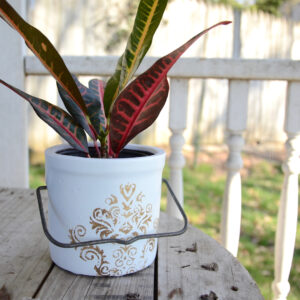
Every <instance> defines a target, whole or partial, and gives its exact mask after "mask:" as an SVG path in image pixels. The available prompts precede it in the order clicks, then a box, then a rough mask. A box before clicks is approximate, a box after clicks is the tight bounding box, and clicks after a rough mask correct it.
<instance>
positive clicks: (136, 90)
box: [109, 21, 231, 156]
mask: <svg viewBox="0 0 300 300" xmlns="http://www.w3.org/2000/svg"><path fill="white" fill-rule="evenodd" d="M229 23H231V22H229V21H224V22H220V23H217V24H215V25H213V26H211V27H209V28H207V29H206V30H204V31H202V32H200V33H199V34H197V35H196V36H194V37H193V38H192V39H190V40H189V41H187V42H186V43H185V44H183V45H182V46H181V47H179V48H178V49H176V50H175V51H173V52H171V53H170V54H168V55H166V56H164V57H162V58H160V59H159V60H158V61H157V62H155V63H154V64H153V65H152V67H150V68H149V69H148V70H147V71H146V72H144V73H143V74H141V75H140V76H139V77H137V78H136V79H135V80H134V81H133V82H132V83H130V84H129V85H128V87H126V88H125V89H124V90H123V91H122V92H121V93H120V95H119V96H118V98H117V99H116V101H115V103H114V106H113V108H112V112H111V117H110V125H109V126H110V128H109V139H110V142H111V143H110V151H109V152H110V154H112V155H113V156H118V154H119V152H120V151H121V150H122V148H123V147H124V146H125V145H126V144H127V143H128V142H129V141H130V140H131V139H132V138H133V137H134V136H135V135H136V134H138V133H139V132H140V131H142V130H144V129H146V128H147V127H148V126H149V125H151V124H152V123H153V122H154V121H155V119H156V118H157V116H158V114H159V112H160V110H161V109H162V107H163V105H164V103H165V101H166V98H167V94H168V87H167V79H166V76H167V73H168V71H169V70H170V69H171V68H172V66H173V65H174V64H175V63H176V61H177V60H178V59H179V58H180V56H181V55H182V54H183V53H184V52H185V51H186V50H187V49H188V48H189V47H190V46H191V45H192V44H193V43H194V42H195V41H196V40H197V39H198V38H199V37H201V36H202V35H204V34H205V33H207V32H208V31H209V30H210V29H212V28H214V27H216V26H219V25H227V24H229ZM158 95H159V96H158ZM153 98H154V99H155V100H153ZM148 101H149V103H151V105H150V104H148ZM150 108H151V109H154V113H153V114H151V113H149V112H150V111H151V109H150Z"/></svg>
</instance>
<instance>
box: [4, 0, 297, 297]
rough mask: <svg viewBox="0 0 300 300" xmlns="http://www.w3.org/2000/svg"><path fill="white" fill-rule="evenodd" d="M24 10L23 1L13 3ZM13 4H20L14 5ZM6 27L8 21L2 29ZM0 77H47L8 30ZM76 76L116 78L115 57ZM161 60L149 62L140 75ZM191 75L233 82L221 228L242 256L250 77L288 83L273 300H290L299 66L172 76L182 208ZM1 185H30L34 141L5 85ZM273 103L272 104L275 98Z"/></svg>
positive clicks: (187, 71)
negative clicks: (30, 150) (30, 151)
mask: <svg viewBox="0 0 300 300" xmlns="http://www.w3.org/2000/svg"><path fill="white" fill-rule="evenodd" d="M11 2H12V3H13V4H14V5H15V7H16V8H17V10H18V11H22V7H21V6H22V5H23V4H22V1H17V0H15V1H11ZM14 2H15V3H14ZM1 25H2V24H1ZM0 35H1V36H5V39H3V38H2V39H0V49H1V56H0V66H1V69H0V77H1V78H3V79H5V80H7V81H8V82H9V83H11V84H13V85H16V86H17V87H19V88H22V87H24V83H25V80H26V77H27V76H29V75H38V76H41V75H46V74H48V73H47V71H46V70H45V69H44V67H43V66H42V65H41V64H40V63H39V62H38V61H37V60H36V59H35V58H34V57H31V56H24V55H22V53H24V52H23V43H22V42H21V40H20V39H19V38H18V37H17V35H16V34H14V33H13V31H12V29H11V28H9V27H8V26H1V27H0ZM64 59H65V62H66V64H67V65H68V67H69V68H70V70H71V72H72V73H75V74H78V75H94V76H109V75H111V74H112V73H113V71H114V67H115V65H116V62H117V57H109V56H108V57H86V56H85V57H83V56H81V57H65V58H64ZM154 61H155V58H153V57H150V58H147V59H146V60H145V63H144V64H143V66H142V68H141V69H140V70H139V71H138V74H139V73H141V72H142V71H143V70H145V68H147V67H149V66H150V65H151V64H152V63H153V62H154ZM192 78H202V79H204V78H216V79H228V82H229V89H228V90H229V94H228V105H227V136H228V138H227V145H228V148H229V156H228V161H227V182H226V186H225V187H224V201H223V213H222V224H221V235H222V243H223V245H224V246H225V247H226V248H227V249H228V250H229V251H230V252H231V253H232V254H233V255H237V251H238V245H239V235H240V222H241V203H242V198H241V176H240V170H241V168H242V167H243V160H242V156H241V152H242V149H243V145H244V139H243V132H244V131H245V130H246V123H247V109H248V107H247V106H248V89H249V82H250V80H283V81H286V82H287V86H288V88H287V95H286V99H282V101H285V102H286V112H285V113H286V114H285V116H286V117H285V128H284V130H285V132H286V134H287V140H286V159H285V162H284V165H283V170H284V182H283V187H282V192H281V199H280V207H279V212H278V216H279V218H278V225H277V232H276V245H275V279H274V283H273V292H274V299H277V300H279V299H280V300H282V299H286V297H287V295H288V293H289V288H290V286H289V282H288V278H289V273H290V269H291V264H292V259H293V252H294V247H295V236H296V228H297V211H298V175H299V172H300V159H299V156H300V118H299V115H300V61H292V60H244V59H198V58H183V59H181V60H180V61H179V62H178V63H177V64H176V65H175V67H174V68H173V69H172V70H171V71H170V73H169V79H170V85H171V92H170V108H169V128H170V130H171V132H172V135H171V138H170V148H171V154H170V158H169V165H170V182H171V185H172V186H173V188H174V190H175V193H176V194H177V196H178V198H179V199H180V201H181V203H182V204H183V199H184V196H183V194H184V193H183V190H184V188H183V180H182V168H183V166H184V165H185V159H184V156H183V153H182V148H183V146H184V143H185V141H184V137H183V132H184V130H185V128H186V126H187V125H186V124H187V120H186V113H187V105H188V103H187V95H188V90H189V80H190V79H192ZM0 95H1V96H0V102H1V110H0V123H1V126H0V169H1V173H0V185H1V186H7V187H27V186H28V144H27V127H26V115H27V114H26V109H27V106H26V105H25V104H24V103H23V102H21V101H20V100H19V99H17V96H15V95H14V94H13V93H12V92H10V91H9V90H7V89H5V88H3V87H0ZM269 100H270V101H272V99H269ZM167 209H168V212H169V213H170V214H172V215H175V216H177V212H176V209H175V207H173V205H172V204H171V203H169V202H168V206H167Z"/></svg>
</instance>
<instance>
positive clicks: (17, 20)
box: [0, 0, 89, 127]
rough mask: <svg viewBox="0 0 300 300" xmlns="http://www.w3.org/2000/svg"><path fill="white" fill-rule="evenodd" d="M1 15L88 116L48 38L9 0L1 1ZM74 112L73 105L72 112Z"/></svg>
mask: <svg viewBox="0 0 300 300" xmlns="http://www.w3.org/2000/svg"><path fill="white" fill-rule="evenodd" d="M0 16H1V17H2V18H3V19H4V20H5V21H6V22H7V23H8V24H9V25H10V26H11V27H13V28H14V29H15V30H16V31H17V32H18V33H19V34H20V35H21V36H22V38H23V39H24V40H25V42H26V45H27V46H28V47H29V48H30V49H31V50H32V52H33V53H34V54H35V56H36V57H37V58H38V59H39V60H40V61H41V63H42V64H43V65H44V66H45V67H46V68H47V69H48V70H49V72H50V73H51V74H52V76H53V77H54V78H55V79H56V80H57V81H58V82H59V84H60V85H61V86H62V87H63V88H64V89H65V90H66V91H67V93H68V94H69V95H70V97H71V98H72V100H73V101H74V105H75V104H76V105H77V106H78V107H79V108H80V109H81V110H82V112H83V115H84V116H87V109H86V107H85V104H84V101H83V99H82V98H81V95H80V92H79V90H78V88H77V86H76V84H75V82H74V80H73V78H72V75H71V73H70V72H69V70H68V69H67V67H66V65H65V63H64V61H63V60H62V58H61V56H60V55H59V53H58V52H57V51H56V49H55V48H54V46H53V45H52V44H51V42H50V41H49V40H48V38H47V37H46V36H45V35H44V34H42V33H41V32H40V31H39V30H38V29H36V28H35V27H33V26H31V25H30V24H28V23H27V22H26V21H25V20H24V19H22V17H21V16H20V15H19V14H18V13H17V12H16V11H15V10H14V8H13V7H12V6H11V5H10V4H9V3H8V2H7V1H3V0H2V1H1V2H0ZM72 112H73V111H72V107H71V108H70V113H72ZM84 123H89V120H88V118H86V117H85V118H84V119H83V121H82V123H81V125H82V126H83V127H85V124H84Z"/></svg>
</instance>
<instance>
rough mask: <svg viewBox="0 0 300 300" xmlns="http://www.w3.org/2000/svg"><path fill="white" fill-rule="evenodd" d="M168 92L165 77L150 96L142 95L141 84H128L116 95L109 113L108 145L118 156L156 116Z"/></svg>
mask: <svg viewBox="0 0 300 300" xmlns="http://www.w3.org/2000/svg"><path fill="white" fill-rule="evenodd" d="M168 92H169V83H168V80H167V78H166V77H164V78H163V80H162V81H161V82H160V83H159V85H158V86H157V88H156V90H155V91H154V92H153V93H152V94H151V97H150V98H147V101H146V102H145V101H144V100H145V97H143V93H142V86H139V85H138V84H134V83H133V84H130V85H129V86H128V88H126V89H125V90H124V91H123V92H122V93H121V94H120V96H119V97H118V99H117V101H116V102H115V104H114V107H113V110H112V113H111V123H110V130H109V134H110V145H111V149H112V150H113V153H114V155H116V156H118V154H119V152H120V151H121V150H122V149H123V147H124V146H125V145H126V144H127V143H128V142H129V141H130V140H132V139H133V138H134V137H135V136H136V135H137V134H138V133H140V132H141V131H143V130H144V129H146V128H147V127H149V126H150V125H151V124H152V123H153V122H154V121H155V120H156V118H157V117H158V115H159V113H160V111H161V109H162V108H163V106H164V104H165V102H166V100H167V97H168Z"/></svg>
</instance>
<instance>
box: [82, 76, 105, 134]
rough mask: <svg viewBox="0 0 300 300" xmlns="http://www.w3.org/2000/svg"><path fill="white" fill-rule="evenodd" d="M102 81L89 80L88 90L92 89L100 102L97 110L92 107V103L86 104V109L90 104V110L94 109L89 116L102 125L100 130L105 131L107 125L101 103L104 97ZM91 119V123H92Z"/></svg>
mask: <svg viewBox="0 0 300 300" xmlns="http://www.w3.org/2000/svg"><path fill="white" fill-rule="evenodd" d="M104 86H105V85H104V81H102V80H99V79H92V80H90V81H89V90H90V91H92V93H93V94H94V95H95V96H96V98H97V102H99V103H100V108H99V110H98V109H97V110H96V109H95V110H94V109H93V108H92V106H93V105H92V104H88V103H87V102H86V105H87V109H88V111H89V107H90V105H91V109H92V111H94V114H93V115H92V116H90V118H91V120H95V121H94V122H98V123H99V124H100V126H101V127H102V131H103V132H105V131H106V125H107V120H106V117H105V114H104V103H103V98H104ZM94 122H93V121H92V123H93V124H94Z"/></svg>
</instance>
